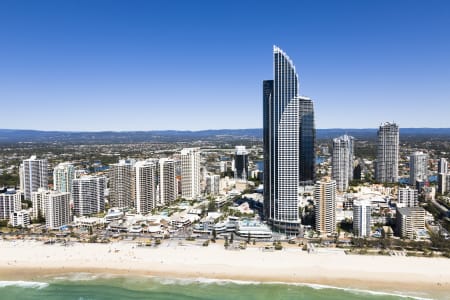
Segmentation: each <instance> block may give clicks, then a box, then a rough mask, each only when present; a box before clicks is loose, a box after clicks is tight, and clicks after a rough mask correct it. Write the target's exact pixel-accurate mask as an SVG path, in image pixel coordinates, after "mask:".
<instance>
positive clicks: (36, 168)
mask: <svg viewBox="0 0 450 300" xmlns="http://www.w3.org/2000/svg"><path fill="white" fill-rule="evenodd" d="M21 168H23V169H22V172H21V173H22V174H23V178H22V179H23V184H22V183H21V186H23V189H24V190H23V193H24V197H25V200H31V193H33V192H37V190H38V189H39V188H44V189H47V188H48V162H47V160H46V159H37V158H36V156H32V157H31V158H29V159H25V160H24V161H23V163H22V166H21Z"/></svg>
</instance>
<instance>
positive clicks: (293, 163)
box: [263, 46, 315, 233]
mask: <svg viewBox="0 0 450 300" xmlns="http://www.w3.org/2000/svg"><path fill="white" fill-rule="evenodd" d="M273 55H274V79H273V80H265V81H264V82H263V118H264V119H263V127H264V131H263V136H264V214H265V217H266V219H268V221H269V223H270V224H271V225H272V226H273V227H275V228H278V229H279V230H281V231H285V232H293V233H295V232H297V230H298V228H299V226H300V216H299V213H298V186H299V184H300V183H301V182H303V181H312V180H313V179H314V163H315V162H314V142H315V130H314V113H313V106H312V101H311V100H310V99H308V98H303V97H299V93H298V76H297V73H296V71H295V66H294V64H293V62H292V60H291V59H290V58H289V57H288V56H287V54H286V53H285V52H283V50H281V49H280V48H278V47H276V46H274V49H273Z"/></svg>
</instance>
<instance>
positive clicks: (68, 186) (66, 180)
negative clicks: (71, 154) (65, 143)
mask: <svg viewBox="0 0 450 300" xmlns="http://www.w3.org/2000/svg"><path fill="white" fill-rule="evenodd" d="M74 178H75V168H74V166H73V165H72V164H70V163H60V164H59V165H57V166H56V167H55V168H54V169H53V189H54V190H55V191H58V192H63V193H66V192H69V193H72V180H73V179H74Z"/></svg>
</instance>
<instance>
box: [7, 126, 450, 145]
mask: <svg viewBox="0 0 450 300" xmlns="http://www.w3.org/2000/svg"><path fill="white" fill-rule="evenodd" d="M343 134H348V135H351V136H353V137H355V138H357V139H365V140H372V139H375V138H376V134H377V129H375V128H365V129H345V128H332V129H318V130H317V139H319V140H321V139H332V138H335V137H338V136H340V135H343ZM414 137H417V138H430V139H433V138H449V139H450V128H400V139H402V138H403V139H404V138H414ZM239 139H262V129H261V128H251V129H219V130H200V131H177V130H160V131H99V132H75V131H38V130H15V129H0V143H2V144H5V143H19V142H22V143H139V142H190V141H198V140H211V141H220V140H239Z"/></svg>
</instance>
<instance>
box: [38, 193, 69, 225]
mask: <svg viewBox="0 0 450 300" xmlns="http://www.w3.org/2000/svg"><path fill="white" fill-rule="evenodd" d="M44 205H45V212H46V216H45V225H46V227H47V228H48V229H59V228H60V227H61V226H64V225H67V224H69V223H70V221H71V219H70V193H61V192H57V191H50V192H49V193H47V194H46V196H45V197H44Z"/></svg>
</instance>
